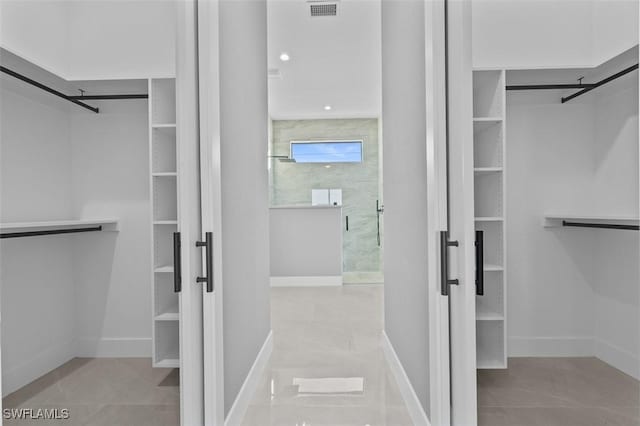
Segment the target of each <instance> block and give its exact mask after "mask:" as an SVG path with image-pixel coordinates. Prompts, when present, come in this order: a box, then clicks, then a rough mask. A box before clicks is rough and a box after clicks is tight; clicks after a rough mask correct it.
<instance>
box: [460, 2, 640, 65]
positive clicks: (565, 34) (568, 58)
mask: <svg viewBox="0 0 640 426" xmlns="http://www.w3.org/2000/svg"><path fill="white" fill-rule="evenodd" d="M472 9H473V20H472V25H473V66H474V67H477V68H482V67H496V68H507V69H532V68H571V67H572V68H581V67H593V66H597V65H600V64H601V63H602V62H604V61H606V60H608V59H610V58H612V57H614V56H615V55H618V54H620V53H621V52H623V51H624V50H626V49H629V48H630V47H632V46H634V45H635V44H637V43H638V23H637V20H638V2H637V1H635V0H606V1H601V0H474V1H473V7H472Z"/></svg>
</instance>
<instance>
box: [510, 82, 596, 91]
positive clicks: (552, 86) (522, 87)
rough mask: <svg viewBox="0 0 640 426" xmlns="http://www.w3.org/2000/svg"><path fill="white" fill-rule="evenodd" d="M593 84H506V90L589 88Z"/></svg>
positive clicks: (593, 85)
mask: <svg viewBox="0 0 640 426" xmlns="http://www.w3.org/2000/svg"><path fill="white" fill-rule="evenodd" d="M594 87H595V84H584V83H574V84H523V85H511V86H507V87H506V89H507V90H559V89H589V88H594Z"/></svg>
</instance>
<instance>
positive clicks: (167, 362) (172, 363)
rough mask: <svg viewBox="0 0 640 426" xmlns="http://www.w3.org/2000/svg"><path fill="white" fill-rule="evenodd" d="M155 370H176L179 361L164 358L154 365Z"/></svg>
mask: <svg viewBox="0 0 640 426" xmlns="http://www.w3.org/2000/svg"><path fill="white" fill-rule="evenodd" d="M154 366H155V367H156V368H178V367H180V360H179V359H172V358H165V359H162V360H159V361H157V362H155V363H154Z"/></svg>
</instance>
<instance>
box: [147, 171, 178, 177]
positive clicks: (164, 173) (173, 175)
mask: <svg viewBox="0 0 640 426" xmlns="http://www.w3.org/2000/svg"><path fill="white" fill-rule="evenodd" d="M151 176H153V177H176V176H178V173H177V172H157V173H152V174H151Z"/></svg>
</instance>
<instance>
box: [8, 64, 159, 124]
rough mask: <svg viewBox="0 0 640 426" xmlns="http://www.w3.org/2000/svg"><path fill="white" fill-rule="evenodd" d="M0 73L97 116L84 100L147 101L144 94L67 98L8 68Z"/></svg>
mask: <svg viewBox="0 0 640 426" xmlns="http://www.w3.org/2000/svg"><path fill="white" fill-rule="evenodd" d="M0 71H2V72H3V73H5V74H8V75H10V76H12V77H15V78H17V79H18V80H21V81H24V82H25V83H28V84H31V85H32V86H35V87H37V88H39V89H42V90H44V91H46V92H49V93H51V94H52V95H55V96H58V97H60V98H62V99H64V100H67V101H69V102H73V103H74V104H76V105H79V106H81V107H83V108H86V109H88V110H89V111H93V112H95V113H96V114H98V113H99V112H100V109H99V108H96V107H92V106H91V105H87V104H85V103H84V102H81V101H84V100H94V101H105V100H122V99H148V98H149V95H148V94H146V93H140V94H122V95H79V96H69V95H65V94H64V93H62V92H59V91H58V90H55V89H52V88H51V87H49V86H45V85H44V84H42V83H39V82H37V81H35V80H33V79H31V78H29V77H27V76H25V75H22V74H20V73H17V72H15V71H13V70H10V69H9V68H6V67H3V66H0Z"/></svg>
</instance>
